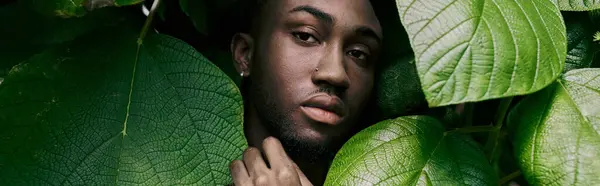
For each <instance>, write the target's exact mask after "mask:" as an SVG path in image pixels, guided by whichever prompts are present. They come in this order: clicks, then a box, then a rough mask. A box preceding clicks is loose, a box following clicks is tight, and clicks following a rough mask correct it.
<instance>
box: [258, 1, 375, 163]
mask: <svg viewBox="0 0 600 186" xmlns="http://www.w3.org/2000/svg"><path fill="white" fill-rule="evenodd" d="M259 17H260V18H259V22H261V23H260V25H261V26H260V28H258V32H257V34H255V38H254V39H255V41H254V52H253V57H252V63H251V65H250V72H251V75H250V76H249V78H250V80H251V82H252V83H251V86H250V92H249V93H250V102H251V103H252V105H253V107H254V108H255V109H256V110H257V112H258V115H259V116H258V117H259V118H260V120H261V122H262V123H264V125H265V126H266V127H267V129H268V130H269V131H270V134H271V135H274V136H276V137H278V138H279V139H280V140H281V141H282V143H283V144H284V145H285V146H288V147H286V148H307V149H306V150H308V151H311V150H315V149H317V150H315V151H323V150H325V151H327V150H330V148H332V147H337V146H339V145H341V144H340V143H342V141H341V140H343V139H345V138H347V137H348V135H349V132H350V131H352V129H353V127H357V126H358V125H359V123H358V122H359V117H360V116H361V114H362V112H363V108H365V107H366V106H367V103H368V101H369V98H370V94H371V90H372V89H373V78H374V77H373V76H374V68H375V63H376V60H377V56H378V54H379V51H380V47H381V46H380V45H381V35H382V34H381V28H380V25H379V22H378V20H377V18H376V16H375V13H374V11H373V8H372V7H371V4H370V3H369V1H368V0H326V1H325V0H271V1H269V2H268V3H267V4H266V5H265V7H264V8H263V11H262V13H261V15H260V16H259ZM290 146H293V147H290ZM299 146H302V147H299ZM300 150H303V149H300ZM297 151H299V150H297ZM317 153H318V152H317ZM314 155H317V154H314Z"/></svg>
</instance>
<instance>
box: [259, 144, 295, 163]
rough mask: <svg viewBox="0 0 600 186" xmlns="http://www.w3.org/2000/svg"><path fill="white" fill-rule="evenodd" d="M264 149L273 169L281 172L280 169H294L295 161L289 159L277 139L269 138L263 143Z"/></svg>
mask: <svg viewBox="0 0 600 186" xmlns="http://www.w3.org/2000/svg"><path fill="white" fill-rule="evenodd" d="M262 145H263V149H264V150H265V154H266V156H267V159H268V161H269V164H270V165H271V169H274V170H279V169H290V170H294V169H293V165H292V164H293V161H292V160H291V159H290V158H289V156H288V155H287V153H286V152H285V150H284V149H283V145H281V142H279V140H278V139H277V138H274V137H268V138H266V139H265V140H264V141H263V144H262Z"/></svg>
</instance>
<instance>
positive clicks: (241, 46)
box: [230, 33, 254, 77]
mask: <svg viewBox="0 0 600 186" xmlns="http://www.w3.org/2000/svg"><path fill="white" fill-rule="evenodd" d="M230 47H231V53H232V55H233V66H235V69H236V70H237V72H238V73H240V74H242V73H243V76H244V77H246V76H248V75H250V67H251V65H252V54H253V53H254V39H253V38H252V36H250V35H248V34H244V33H237V34H235V35H234V36H233V38H232V40H231V46H230Z"/></svg>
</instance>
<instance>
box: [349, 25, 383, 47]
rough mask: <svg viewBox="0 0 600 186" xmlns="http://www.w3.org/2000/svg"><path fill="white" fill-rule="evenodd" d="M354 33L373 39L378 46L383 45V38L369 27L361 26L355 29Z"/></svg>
mask: <svg viewBox="0 0 600 186" xmlns="http://www.w3.org/2000/svg"><path fill="white" fill-rule="evenodd" d="M354 32H355V33H357V34H358V35H361V36H366V37H370V38H373V39H375V41H377V43H378V44H381V40H382V38H381V36H379V34H377V33H376V32H375V31H374V30H373V29H371V28H369V27H366V26H359V27H358V28H356V29H354Z"/></svg>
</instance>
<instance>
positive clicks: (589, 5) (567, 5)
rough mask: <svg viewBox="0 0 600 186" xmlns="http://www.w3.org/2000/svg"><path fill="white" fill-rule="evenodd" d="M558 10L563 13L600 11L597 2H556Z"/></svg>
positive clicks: (578, 0)
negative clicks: (563, 11)
mask: <svg viewBox="0 0 600 186" xmlns="http://www.w3.org/2000/svg"><path fill="white" fill-rule="evenodd" d="M556 1H557V3H558V8H560V10H565V11H589V10H594V9H600V1H599V0H556Z"/></svg>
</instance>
